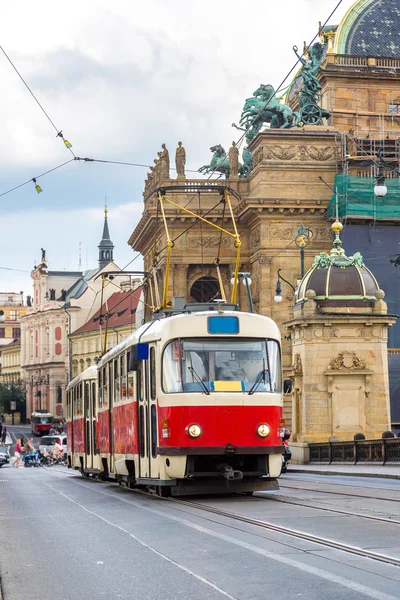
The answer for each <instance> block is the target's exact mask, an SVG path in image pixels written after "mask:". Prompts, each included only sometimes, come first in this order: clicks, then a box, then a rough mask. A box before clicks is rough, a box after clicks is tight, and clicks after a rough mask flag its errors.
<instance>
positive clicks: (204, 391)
mask: <svg viewBox="0 0 400 600" xmlns="http://www.w3.org/2000/svg"><path fill="white" fill-rule="evenodd" d="M188 369H189V371H190V372H191V374H192V377H193V378H194V379H196V381H197V383H199V384H200V385H201V387H202V388H203V394H207V396H209V395H210V392H209V390H208V389H207V386H206V384H205V383H204V381H202V380H201V377H200V376H199V374H198V373H197V371H195V368H194V367H188Z"/></svg>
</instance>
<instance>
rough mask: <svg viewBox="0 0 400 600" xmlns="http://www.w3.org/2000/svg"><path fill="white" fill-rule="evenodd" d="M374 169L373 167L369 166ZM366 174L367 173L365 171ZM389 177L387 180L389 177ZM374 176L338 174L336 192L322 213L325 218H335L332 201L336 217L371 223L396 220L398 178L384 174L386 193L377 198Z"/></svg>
mask: <svg viewBox="0 0 400 600" xmlns="http://www.w3.org/2000/svg"><path fill="white" fill-rule="evenodd" d="M371 168H372V169H375V168H376V166H375V165H374V166H373V167H371ZM367 172H368V171H367ZM390 175H391V176H392V177H391V178H389V176H390ZM375 185H376V178H375V176H361V177H360V176H351V175H347V174H346V173H340V174H339V175H336V177H335V183H334V189H335V190H336V193H335V194H334V195H333V197H332V198H331V200H330V202H329V204H328V208H327V210H326V219H327V220H330V219H332V218H334V217H335V214H336V213H335V211H336V198H337V203H338V212H339V215H338V216H339V218H341V219H348V218H350V219H363V220H365V219H368V220H370V219H372V220H374V221H400V179H399V177H398V176H393V173H388V179H387V180H386V182H385V185H386V187H387V194H386V196H384V197H382V198H378V197H377V196H375V194H374V187H375Z"/></svg>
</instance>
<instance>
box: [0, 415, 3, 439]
mask: <svg viewBox="0 0 400 600" xmlns="http://www.w3.org/2000/svg"><path fill="white" fill-rule="evenodd" d="M2 437H3V423H2V422H1V419H0V440H1V438H2Z"/></svg>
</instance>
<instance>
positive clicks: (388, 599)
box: [45, 483, 398, 600]
mask: <svg viewBox="0 0 400 600" xmlns="http://www.w3.org/2000/svg"><path fill="white" fill-rule="evenodd" d="M45 485H48V487H50V488H51V489H53V490H54V491H55V492H58V493H59V494H61V495H63V496H65V497H66V498H68V499H69V500H71V502H74V503H75V504H78V506H81V507H82V508H83V509H84V510H86V511H87V512H90V513H91V514H93V515H95V516H97V517H98V518H99V519H102V520H103V521H106V519H104V518H103V517H101V516H100V515H98V514H97V513H94V512H92V511H90V510H88V509H87V508H85V507H84V506H82V505H81V504H79V503H78V502H76V501H75V500H73V499H72V498H70V497H69V496H67V495H66V494H63V493H62V492H59V491H58V490H56V489H55V488H53V487H52V486H51V485H49V484H47V483H45ZM79 485H81V486H83V487H85V488H87V489H93V487H92V486H88V485H85V484H82V483H80V484H79ZM96 491H97V492H98V493H100V494H103V495H105V496H111V497H112V498H115V499H117V500H120V501H121V502H126V503H128V504H132V505H134V506H135V507H137V508H140V509H142V510H146V511H148V512H151V513H154V514H158V515H160V516H162V517H164V518H167V519H170V520H172V521H177V522H178V523H181V524H182V525H185V526H186V527H190V528H191V529H195V530H196V531H199V532H201V533H205V534H207V535H210V536H212V537H214V538H218V539H220V540H224V541H226V542H228V543H230V544H234V545H236V546H241V547H242V548H245V549H246V550H250V551H252V552H255V553H256V554H260V555H261V556H265V557H266V558H271V559H272V560H275V561H277V562H280V563H283V564H284V565H291V566H292V567H294V568H295V569H299V570H300V571H304V572H306V573H308V574H310V575H315V576H316V577H320V578H322V579H326V580H327V581H331V582H332V583H336V584H338V585H341V586H342V587H345V588H347V589H350V590H353V591H355V592H359V593H361V594H364V595H365V596H367V597H368V598H373V599H374V600H398V597H395V596H391V595H390V594H385V593H384V592H380V591H378V590H372V589H371V588H369V587H367V586H365V585H363V584H361V583H355V582H353V581H350V580H349V579H346V578H345V577H341V576H340V575H334V574H333V573H329V572H328V571H324V570H323V569H319V568H318V567H312V566H311V565H305V564H303V563H301V562H299V561H297V560H294V559H292V558H289V557H288V556H287V555H286V554H285V555H279V554H275V553H272V552H268V551H267V550H263V549H262V548H258V547H257V546H254V545H253V544H249V543H248V542H244V541H241V540H237V539H235V538H233V537H231V536H229V535H225V534H223V533H217V532H216V531H212V530H211V529H208V528H206V527H203V526H201V525H196V524H195V523H192V522H191V521H187V520H186V519H182V518H181V517H175V516H173V515H170V514H168V513H165V512H164V511H161V510H158V509H156V508H149V507H146V506H143V505H141V504H139V503H137V502H135V501H134V500H130V499H128V498H122V497H121V496H117V495H115V494H110V493H108V492H105V491H103V490H99V489H97V490H96ZM195 516H196V517H198V518H201V517H199V515H195ZM106 523H108V524H109V525H112V526H113V527H117V528H118V529H121V530H122V531H126V530H124V529H122V528H120V527H119V526H118V525H115V524H114V523H111V522H109V521H106ZM221 525H222V526H223V523H221ZM126 533H128V535H131V536H132V537H133V538H134V539H137V538H135V536H133V535H132V534H130V533H129V532H128V531H126ZM137 541H138V542H139V543H141V544H143V546H146V547H148V548H149V549H150V550H152V551H153V552H155V553H156V554H159V552H158V551H157V550H154V549H153V548H151V547H149V546H147V545H146V544H145V543H144V542H141V541H140V540H137ZM160 556H163V557H164V555H160ZM164 558H165V559H166V560H168V561H170V562H174V561H171V559H169V558H168V557H166V556H165V557H164ZM365 560H368V559H365ZM174 564H177V565H178V563H174ZM178 566H179V565H178ZM181 568H183V569H184V570H186V567H181ZM194 576H195V577H199V578H200V576H197V575H195V574H194ZM210 585H212V586H213V585H214V584H210ZM220 591H221V592H222V593H223V594H224V595H225V596H228V597H229V598H232V596H229V594H227V593H226V592H223V591H222V590H220Z"/></svg>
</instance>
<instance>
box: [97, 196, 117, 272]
mask: <svg viewBox="0 0 400 600" xmlns="http://www.w3.org/2000/svg"><path fill="white" fill-rule="evenodd" d="M106 200H107V199H106ZM107 214H108V209H107V204H105V207H104V226H103V237H102V239H101V242H100V244H99V245H98V248H99V268H100V269H102V268H103V267H105V266H106V265H107V264H108V263H109V262H111V261H112V260H114V256H113V250H114V244H113V243H112V241H111V239H110V232H109V230H108V221H107Z"/></svg>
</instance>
